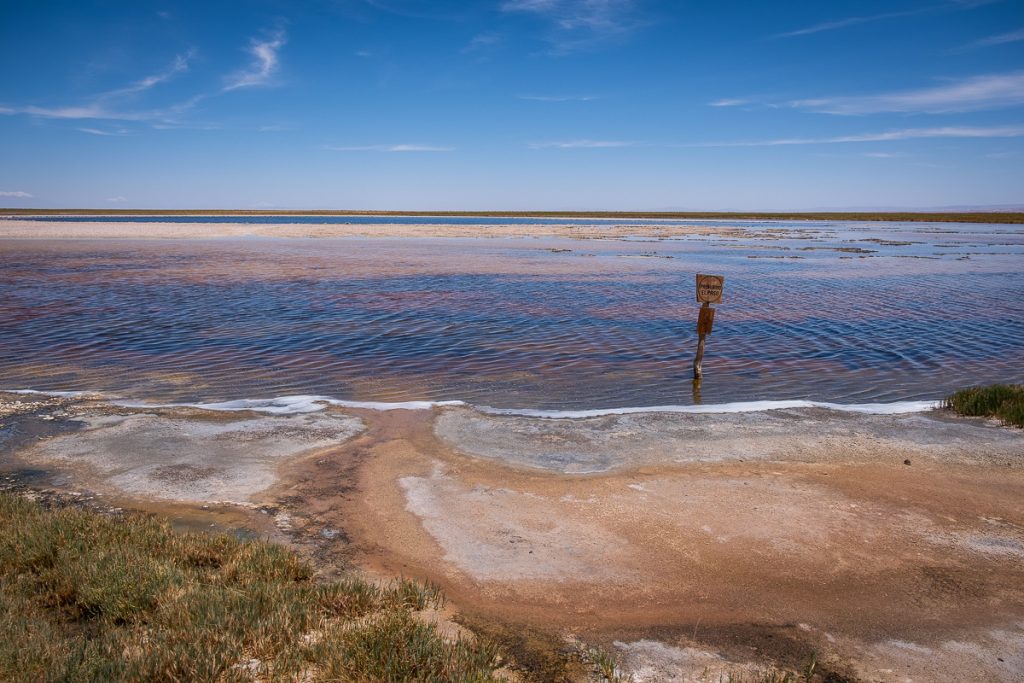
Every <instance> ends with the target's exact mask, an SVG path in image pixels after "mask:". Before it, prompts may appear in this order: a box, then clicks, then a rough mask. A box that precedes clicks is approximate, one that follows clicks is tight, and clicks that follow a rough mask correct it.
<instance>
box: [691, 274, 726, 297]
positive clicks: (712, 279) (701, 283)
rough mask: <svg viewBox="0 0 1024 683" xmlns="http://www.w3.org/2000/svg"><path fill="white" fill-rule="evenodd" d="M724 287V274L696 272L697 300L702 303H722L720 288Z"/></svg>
mask: <svg viewBox="0 0 1024 683" xmlns="http://www.w3.org/2000/svg"><path fill="white" fill-rule="evenodd" d="M724 287H725V277H724V276H722V275H701V274H700V273H697V301H699V302H701V303H702V304H720V303H722V289H723V288H724Z"/></svg>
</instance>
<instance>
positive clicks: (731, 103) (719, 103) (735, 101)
mask: <svg viewBox="0 0 1024 683" xmlns="http://www.w3.org/2000/svg"><path fill="white" fill-rule="evenodd" d="M744 104H753V100H744V99H742V98H726V99H722V100H715V101H714V102H708V106H709V107H739V106H742V105H744Z"/></svg>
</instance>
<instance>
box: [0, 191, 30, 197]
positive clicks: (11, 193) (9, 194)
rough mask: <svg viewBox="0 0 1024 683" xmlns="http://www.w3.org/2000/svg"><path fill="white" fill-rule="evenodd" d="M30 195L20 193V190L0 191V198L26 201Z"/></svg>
mask: <svg viewBox="0 0 1024 683" xmlns="http://www.w3.org/2000/svg"><path fill="white" fill-rule="evenodd" d="M31 196H32V195H31V194H29V193H28V192H22V191H21V190H13V191H11V190H3V191H0V197H18V198H19V199H27V198H29V197H31Z"/></svg>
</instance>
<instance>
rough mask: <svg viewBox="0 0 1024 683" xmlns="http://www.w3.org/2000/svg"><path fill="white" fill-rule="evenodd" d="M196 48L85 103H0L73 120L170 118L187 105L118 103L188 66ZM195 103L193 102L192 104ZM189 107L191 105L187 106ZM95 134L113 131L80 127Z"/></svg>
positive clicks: (3, 110) (14, 110)
mask: <svg viewBox="0 0 1024 683" xmlns="http://www.w3.org/2000/svg"><path fill="white" fill-rule="evenodd" d="M193 55H194V52H193V51H191V50H190V51H189V52H187V53H185V54H183V55H178V56H177V57H175V58H174V60H173V61H172V62H171V64H170V65H169V66H168V67H167V68H166V69H164V70H163V71H161V72H159V73H156V74H153V75H151V76H146V77H144V78H142V79H140V80H138V81H135V82H134V83H132V84H130V85H128V86H126V87H124V88H118V89H116V90H108V91H107V92H103V93H100V94H98V95H95V96H93V98H92V101H90V102H87V103H85V104H81V105H71V106H63V107H38V106H34V105H28V106H21V107H0V114H7V115H15V114H24V115H27V116H37V117H40V118H44V119H69V120H76V119H77V120H83V119H86V120H89V119H93V120H109V121H154V120H159V119H163V118H167V117H168V115H169V114H170V113H180V111H181V110H183V107H182V106H181V105H179V106H178V107H172V108H170V109H169V110H149V111H145V110H143V111H131V110H125V109H123V108H122V107H123V104H121V105H120V106H119V105H118V100H123V99H125V98H127V97H129V96H133V95H137V94H138V93H142V92H145V91H147V90H149V89H151V88H153V87H155V86H157V85H159V84H161V83H164V82H166V81H168V80H170V79H171V78H173V77H174V76H176V75H177V74H180V73H183V72H184V71H187V70H188V65H189V62H190V60H191V59H192V58H193ZM189 106H191V105H189ZM184 108H187V107H184ZM80 130H82V131H83V132H86V133H92V134H93V135H112V134H113V133H105V132H99V131H98V130H97V129H92V128H90V129H80Z"/></svg>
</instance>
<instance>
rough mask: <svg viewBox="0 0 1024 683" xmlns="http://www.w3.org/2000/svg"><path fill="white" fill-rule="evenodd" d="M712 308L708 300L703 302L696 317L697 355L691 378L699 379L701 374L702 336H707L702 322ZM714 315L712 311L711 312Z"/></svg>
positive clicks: (702, 357) (702, 359)
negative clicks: (698, 315)
mask: <svg viewBox="0 0 1024 683" xmlns="http://www.w3.org/2000/svg"><path fill="white" fill-rule="evenodd" d="M709 310H712V311H713V310H714V309H713V308H711V306H710V304H708V302H706V301H705V302H704V303H703V304H702V305H701V307H700V317H699V318H698V319H697V335H698V339H697V357H696V358H694V359H693V378H694V379H696V380H699V379H700V378H701V377H702V376H703V372H702V371H701V367H700V366H701V363H703V362H704V337H705V336H707V332H706V331H705V327H704V325H703V324H702V323H703V322H704V320H705V318H706V317H707V315H708V314H707V311H709ZM711 315H712V316H713V315H714V314H713V313H712V314H711Z"/></svg>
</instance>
